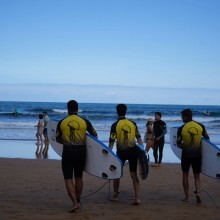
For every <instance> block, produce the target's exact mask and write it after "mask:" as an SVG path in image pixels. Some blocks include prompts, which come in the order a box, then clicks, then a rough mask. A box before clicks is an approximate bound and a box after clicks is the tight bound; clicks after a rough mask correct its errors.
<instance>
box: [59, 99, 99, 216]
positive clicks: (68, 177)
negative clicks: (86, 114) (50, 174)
mask: <svg viewBox="0 0 220 220" xmlns="http://www.w3.org/2000/svg"><path fill="white" fill-rule="evenodd" d="M67 110H68V115H69V116H68V117H66V118H64V119H62V120H61V121H59V123H58V125H57V133H56V141H57V142H58V143H60V144H63V153H62V171H63V176H64V180H65V185H66V189H67V192H68V195H69V197H70V199H71V201H72V208H71V210H70V211H69V212H75V211H76V210H77V209H79V208H80V197H81V194H82V190H83V180H82V177H83V169H84V165H85V160H86V143H85V140H86V131H88V132H89V133H90V134H91V135H92V136H94V137H97V133H96V131H95V129H94V128H93V126H92V124H91V122H90V121H89V120H87V119H84V118H82V117H80V116H78V114H77V113H78V103H77V102H76V101H75V100H70V101H69V102H68V103H67ZM73 172H74V179H75V184H74V181H73Z"/></svg>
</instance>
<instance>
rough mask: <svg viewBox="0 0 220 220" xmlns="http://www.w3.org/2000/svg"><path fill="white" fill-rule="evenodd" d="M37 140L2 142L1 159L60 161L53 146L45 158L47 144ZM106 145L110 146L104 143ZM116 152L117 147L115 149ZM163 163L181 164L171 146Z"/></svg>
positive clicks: (167, 146)
mask: <svg viewBox="0 0 220 220" xmlns="http://www.w3.org/2000/svg"><path fill="white" fill-rule="evenodd" d="M35 143H36V140H32V141H27V140H20V141H17V140H0V158H21V159H56V160H60V156H58V155H57V154H56V152H55V151H54V150H53V148H52V147H51V145H49V149H48V155H47V157H46V158H44V155H43V154H42V152H43V149H44V148H45V144H43V146H39V147H38V146H37V145H36V144H35ZM104 143H105V144H108V143H106V142H104ZM113 151H114V152H115V151H116V149H115V146H114V148H113ZM149 156H150V162H152V163H153V160H154V159H153V158H154V157H153V150H152V149H151V150H150V151H149ZM163 162H165V163H180V160H179V159H178V158H177V157H176V156H175V155H174V153H173V152H172V150H171V148H170V145H169V144H165V145H164V152H163Z"/></svg>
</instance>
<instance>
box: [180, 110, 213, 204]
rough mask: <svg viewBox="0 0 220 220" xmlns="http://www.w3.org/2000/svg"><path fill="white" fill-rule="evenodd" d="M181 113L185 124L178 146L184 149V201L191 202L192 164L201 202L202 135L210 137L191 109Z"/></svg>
mask: <svg viewBox="0 0 220 220" xmlns="http://www.w3.org/2000/svg"><path fill="white" fill-rule="evenodd" d="M181 114H182V119H183V122H184V123H185V124H184V125H182V126H181V127H179V129H178V132H177V146H178V147H179V148H181V149H182V156H181V167H182V172H183V188H184V192H185V198H184V199H183V200H182V201H184V202H189V180H188V176H189V169H190V166H192V169H193V175H194V179H195V187H196V191H195V192H194V193H195V194H196V199H197V203H201V202H202V201H201V197H200V187H201V181H200V172H201V163H202V156H201V141H202V137H204V138H205V139H209V135H208V133H207V131H206V129H205V126H204V125H203V124H201V123H198V122H195V121H193V120H192V111H191V110H190V109H184V110H183V111H182V112H181Z"/></svg>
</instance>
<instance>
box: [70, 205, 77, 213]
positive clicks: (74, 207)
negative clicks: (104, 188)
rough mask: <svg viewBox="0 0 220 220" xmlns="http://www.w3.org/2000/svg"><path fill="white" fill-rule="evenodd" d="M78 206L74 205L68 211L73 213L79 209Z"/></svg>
mask: <svg viewBox="0 0 220 220" xmlns="http://www.w3.org/2000/svg"><path fill="white" fill-rule="evenodd" d="M79 209H80V207H79V206H78V205H74V206H73V207H72V208H71V209H70V210H69V213H73V212H76V211H77V210H79Z"/></svg>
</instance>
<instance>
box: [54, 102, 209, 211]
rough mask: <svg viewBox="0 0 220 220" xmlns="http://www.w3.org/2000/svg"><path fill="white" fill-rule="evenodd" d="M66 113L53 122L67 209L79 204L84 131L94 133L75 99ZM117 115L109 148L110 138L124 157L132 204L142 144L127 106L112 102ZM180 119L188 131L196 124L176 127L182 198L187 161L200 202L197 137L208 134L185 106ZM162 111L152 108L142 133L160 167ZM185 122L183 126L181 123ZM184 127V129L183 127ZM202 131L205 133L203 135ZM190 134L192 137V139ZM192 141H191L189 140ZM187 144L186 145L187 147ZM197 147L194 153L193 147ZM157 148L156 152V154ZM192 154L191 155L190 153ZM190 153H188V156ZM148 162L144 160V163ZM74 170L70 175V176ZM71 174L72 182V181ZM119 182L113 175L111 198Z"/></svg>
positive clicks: (115, 198)
mask: <svg viewBox="0 0 220 220" xmlns="http://www.w3.org/2000/svg"><path fill="white" fill-rule="evenodd" d="M67 109H68V116H67V117H66V118H64V119H62V120H60V122H59V123H58V125H57V129H56V140H57V142H58V143H60V144H63V153H62V171H63V176H64V180H65V185H66V190H67V192H68V195H69V197H70V199H71V201H72V208H71V209H70V212H75V211H76V210H78V209H80V208H81V205H80V204H81V202H80V198H81V194H82V189H83V181H82V176H83V170H84V165H85V162H86V147H85V135H86V131H87V132H89V133H90V134H91V135H92V136H94V137H98V135H97V133H96V131H95V129H94V127H93V126H92V124H91V122H90V121H89V120H87V119H84V118H82V117H80V116H79V115H78V103H77V102H76V101H75V100H70V101H69V102H68V103H67ZM116 112H117V115H118V119H117V120H116V121H115V122H114V123H113V124H112V126H111V130H110V138H109V148H110V149H112V148H113V146H114V142H116V148H117V156H118V157H119V159H120V160H121V161H122V163H123V164H124V163H125V161H127V160H128V163H129V170H130V173H131V179H132V181H133V186H134V195H135V196H134V203H133V204H134V205H140V204H141V201H140V182H139V179H138V176H137V161H138V152H139V150H138V148H137V145H136V141H137V142H138V144H140V145H141V146H143V142H142V138H141V135H140V133H139V130H138V127H137V125H136V123H135V122H134V121H131V120H129V119H127V118H126V112H127V106H126V105H125V104H118V105H117V106H116ZM181 114H182V119H183V122H184V123H185V124H184V125H183V126H182V127H181V129H182V130H187V131H189V130H190V128H192V127H193V128H195V127H196V132H191V133H189V132H181V131H180V130H178V138H177V140H178V141H177V144H178V146H179V147H180V148H181V149H182V150H183V151H185V149H187V150H186V152H187V153H186V154H185V158H184V159H185V160H182V162H181V164H182V170H183V178H185V183H184V184H183V188H184V192H185V198H184V199H183V201H187V202H188V197H189V192H188V188H187V182H188V172H189V168H190V165H192V168H193V172H194V174H196V175H195V189H196V190H195V194H196V199H197V202H198V203H201V197H200V187H201V182H200V178H199V174H200V172H201V154H200V153H201V149H200V148H201V146H200V142H201V137H202V136H203V137H205V138H207V139H208V138H209V137H208V134H207V132H206V130H205V127H204V126H203V125H202V124H200V123H197V122H194V121H193V120H192V111H191V110H190V109H185V110H183V111H182V112H181ZM161 118H162V113H161V112H155V119H153V118H149V119H148V122H147V125H146V127H147V130H146V134H145V142H146V147H145V151H146V152H148V151H149V149H150V148H152V149H153V152H154V153H153V155H154V162H155V163H154V164H152V167H160V166H161V163H162V158H163V146H164V136H165V134H166V133H167V129H166V123H165V122H164V121H162V120H161ZM186 124H187V126H186V127H185V125H186ZM183 128H184V129H183ZM205 134H206V135H205ZM192 137H193V140H192ZM191 141H193V142H191ZM189 146H190V147H191V149H189V148H188V147H189ZM195 149H196V151H197V153H195V152H194V151H195ZM158 151H159V155H158ZM192 154H193V156H192ZM191 156H192V157H191ZM147 165H148V164H147ZM73 173H74V176H73ZM73 177H74V179H75V182H74V181H73ZM119 186H120V179H114V181H113V188H114V194H113V196H112V198H111V199H110V200H111V201H119V198H118V195H119Z"/></svg>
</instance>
